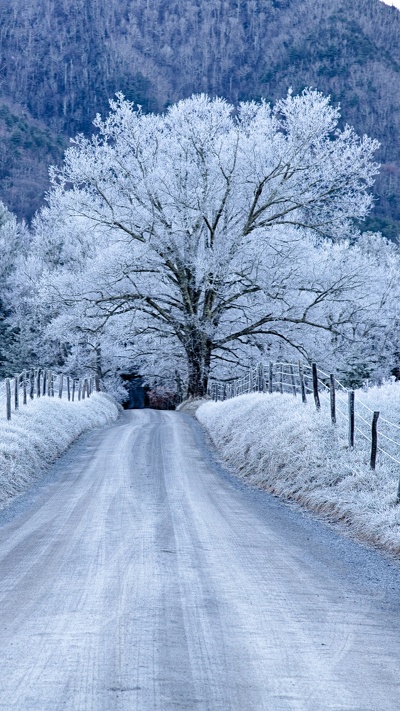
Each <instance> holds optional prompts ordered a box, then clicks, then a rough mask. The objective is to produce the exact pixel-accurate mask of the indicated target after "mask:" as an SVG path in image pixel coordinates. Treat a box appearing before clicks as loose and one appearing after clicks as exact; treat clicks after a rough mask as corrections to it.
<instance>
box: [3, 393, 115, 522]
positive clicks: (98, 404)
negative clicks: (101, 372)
mask: <svg viewBox="0 0 400 711" xmlns="http://www.w3.org/2000/svg"><path fill="white" fill-rule="evenodd" d="M117 417H118V408H117V406H116V405H115V403H114V402H113V401H112V399H111V398H109V397H108V396H107V395H105V394H103V393H95V394H93V395H92V396H91V397H90V398H86V399H85V400H81V401H79V402H73V403H72V402H68V400H60V399H59V398H49V397H43V398H38V399H35V400H32V401H30V402H29V405H27V406H21V408H20V409H19V410H17V411H16V412H14V411H13V413H12V419H11V420H10V421H7V420H6V419H4V420H2V419H0V509H1V508H4V507H5V506H7V505H8V504H9V503H10V501H11V499H13V498H14V497H15V496H17V495H18V494H20V493H21V492H23V491H24V490H25V489H27V488H28V486H29V485H30V484H31V483H32V482H33V481H34V480H35V479H37V478H38V476H40V474H41V473H42V472H44V471H45V470H46V469H47V468H48V467H49V466H50V464H52V462H54V461H55V460H56V459H57V457H59V456H60V454H62V453H63V452H64V451H65V450H66V449H68V447H69V446H70V444H72V442H73V441H74V440H75V439H76V438H77V437H79V435H81V434H82V433H83V432H86V431H87V430H90V429H92V428H94V427H101V426H104V425H107V424H109V423H111V422H113V421H114V420H116V419H117Z"/></svg>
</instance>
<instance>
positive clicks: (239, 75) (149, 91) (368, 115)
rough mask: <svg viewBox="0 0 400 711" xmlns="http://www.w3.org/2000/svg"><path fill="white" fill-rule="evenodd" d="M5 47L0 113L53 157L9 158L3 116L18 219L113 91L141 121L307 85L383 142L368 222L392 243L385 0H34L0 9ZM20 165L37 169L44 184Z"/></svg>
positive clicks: (399, 17) (396, 98)
mask: <svg viewBox="0 0 400 711" xmlns="http://www.w3.org/2000/svg"><path fill="white" fill-rule="evenodd" d="M0 37H1V42H0V49H1V67H2V85H1V91H2V94H1V96H0V107H1V106H2V105H4V106H6V107H8V108H9V107H10V103H11V105H12V106H15V105H18V106H19V107H20V109H19V111H17V112H16V117H17V118H18V119H20V120H21V119H22V118H24V120H25V122H26V123H27V126H28V129H27V131H28V133H29V131H33V130H34V129H36V130H40V131H42V132H44V134H45V135H46V130H45V127H47V131H48V134H47V136H48V142H47V143H46V142H45V143H46V148H44V147H43V146H38V147H36V144H35V140H34V139H33V145H30V146H26V145H25V143H24V141H22V142H21V143H20V144H19V145H17V146H16V148H17V153H15V152H13V149H14V143H13V142H15V141H17V140H18V139H17V138H16V137H14V138H13V136H14V134H15V132H14V128H13V127H12V130H11V129H9V128H8V127H7V126H5V124H4V121H3V123H1V121H2V118H1V108H0V130H1V131H2V137H3V143H4V138H5V144H6V146H7V150H5V153H6V155H5V157H4V158H3V155H2V154H1V156H0V178H2V179H3V182H2V187H1V191H0V198H1V199H3V200H4V201H5V202H6V203H7V204H8V205H9V206H10V207H11V208H12V209H14V210H15V209H16V210H17V212H19V214H26V215H27V216H29V215H30V214H32V211H33V210H34V209H35V207H37V206H38V205H39V204H40V201H41V199H42V194H43V189H44V181H43V179H42V178H43V174H44V173H45V167H46V166H47V163H48V162H52V161H57V160H60V156H61V152H62V147H63V145H65V143H66V137H67V136H73V135H74V134H75V133H77V132H78V131H83V132H85V133H89V132H90V131H91V130H92V126H91V122H92V120H93V118H94V116H95V114H96V112H97V111H101V112H103V113H104V112H106V111H107V110H108V99H109V98H110V97H112V96H113V95H114V93H115V92H116V91H118V90H121V91H123V92H124V94H125V95H126V97H127V98H129V99H131V100H133V101H136V102H138V103H140V104H142V105H143V107H144V109H145V110H163V109H165V107H166V106H168V104H170V103H171V102H174V101H176V100H177V99H179V98H182V97H185V96H188V95H190V94H192V93H193V92H200V91H205V92H208V93H209V94H211V95H215V94H218V95H222V96H225V97H226V98H228V99H229V100H231V101H233V102H236V101H238V100H243V99H249V98H258V97H260V96H266V97H267V98H268V99H270V100H275V99H276V98H278V97H280V96H282V95H284V94H285V93H286V91H287V89H288V87H289V86H292V87H293V89H294V90H295V91H298V90H301V88H303V87H304V86H313V87H316V88H318V89H321V90H322V91H323V92H325V93H330V94H331V95H332V98H333V100H334V101H335V102H337V101H340V103H341V106H342V113H343V116H344V118H345V120H346V121H347V122H349V123H351V124H353V125H354V126H355V127H356V129H357V131H358V132H360V133H363V132H366V133H369V134H370V135H372V136H374V137H377V138H378V139H379V140H380V141H381V143H382V147H381V150H380V154H379V156H378V158H379V160H380V161H381V162H382V164H383V167H382V175H381V177H380V178H379V179H378V182H377V186H376V187H377V192H378V195H379V200H378V202H377V206H376V209H375V214H374V217H376V218H379V219H380V220H381V222H379V221H378V222H377V223H376V225H377V226H383V227H385V228H386V232H387V234H394V233H395V232H396V231H397V227H396V224H395V223H396V222H397V221H400V200H399V198H398V194H399V192H400V55H399V48H400V12H399V11H398V10H396V9H394V8H391V7H389V6H386V5H384V4H383V3H381V2H379V0H353V2H352V3H349V2H348V0H329V1H328V0H320V1H319V2H318V3H316V2H315V0H246V1H245V2H244V1H243V0H169V1H168V0H112V1H111V0H59V1H58V2H57V3H49V2H48V0H32V2H31V4H30V6H29V7H27V6H26V3H25V0H10V1H9V3H7V5H6V6H4V7H2V8H1V9H0ZM9 110H10V108H9ZM23 113H25V117H23V116H22V114H23ZM6 129H7V130H6ZM28 142H29V141H28ZM39 143H40V141H39ZM3 152H4V150H3ZM10 156H12V158H13V168H12V170H11V168H10ZM27 156H28V157H27ZM26 165H28V167H29V166H31V170H32V171H33V172H35V170H36V166H37V171H38V172H39V174H40V175H41V176H42V177H41V179H40V180H39V181H37V187H35V185H33V184H32V181H29V178H28V180H27V178H26V175H25V166H26ZM28 172H29V171H28ZM5 178H6V180H5V181H4V179H5ZM27 182H28V185H27V184H26V183H27Z"/></svg>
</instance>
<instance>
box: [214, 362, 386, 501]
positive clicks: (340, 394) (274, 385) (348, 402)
mask: <svg viewBox="0 0 400 711" xmlns="http://www.w3.org/2000/svg"><path fill="white" fill-rule="evenodd" d="M254 392H259V393H269V394H272V393H273V392H279V393H281V394H283V393H288V394H290V395H293V396H294V397H297V396H298V395H299V396H300V397H301V399H302V401H303V402H304V403H306V402H307V399H308V397H310V396H311V397H312V398H313V400H314V403H315V407H316V409H317V410H318V411H319V410H320V409H321V400H322V402H323V403H324V404H327V405H329V408H330V416H331V422H332V425H335V424H336V422H337V416H338V414H339V415H341V416H342V417H343V418H344V420H345V421H347V426H348V446H349V449H353V448H354V445H355V441H356V438H357V439H361V440H363V441H366V442H368V444H369V447H370V460H369V462H370V468H371V470H372V471H375V469H376V463H377V455H378V452H379V453H380V455H382V456H384V457H388V458H389V459H390V460H391V461H393V462H395V463H396V464H398V465H399V466H400V425H399V424H396V423H395V422H391V421H390V420H387V419H385V418H384V417H381V416H380V412H379V411H376V410H375V411H374V410H371V408H370V407H368V405H366V404H365V403H363V402H362V400H360V399H359V398H357V399H356V397H355V392H354V390H352V389H350V388H346V387H345V386H344V385H343V384H342V383H341V382H340V381H339V380H338V379H337V378H336V377H335V375H334V374H333V373H325V372H324V371H322V370H320V369H319V368H317V365H316V363H312V364H309V363H303V362H298V363H287V362H284V361H277V362H274V363H273V362H270V363H268V365H265V364H264V363H259V364H258V365H257V366H255V367H253V368H250V370H249V371H248V372H247V373H246V374H245V375H243V376H241V377H238V378H232V379H230V380H228V381H219V380H212V381H210V383H209V386H208V393H207V394H208V396H209V397H211V398H212V399H213V400H215V401H218V400H227V399H230V398H233V397H237V396H239V395H246V394H250V393H254ZM360 408H361V411H362V413H363V414H361V413H360V412H359V409H360ZM367 417H368V418H369V419H366V418H367ZM378 421H379V431H378ZM396 436H397V438H396ZM382 440H383V442H382ZM396 502H397V503H400V478H399V484H398V489H397V498H396Z"/></svg>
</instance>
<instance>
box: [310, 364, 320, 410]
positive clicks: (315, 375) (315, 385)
mask: <svg viewBox="0 0 400 711" xmlns="http://www.w3.org/2000/svg"><path fill="white" fill-rule="evenodd" d="M312 382H313V393H314V402H315V407H316V408H317V410H320V409H321V403H320V401H319V393H318V372H317V364H316V363H313V364H312Z"/></svg>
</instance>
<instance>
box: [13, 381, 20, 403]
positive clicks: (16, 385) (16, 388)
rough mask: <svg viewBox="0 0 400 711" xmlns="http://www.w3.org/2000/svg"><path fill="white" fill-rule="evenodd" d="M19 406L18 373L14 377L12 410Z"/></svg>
mask: <svg viewBox="0 0 400 711" xmlns="http://www.w3.org/2000/svg"><path fill="white" fill-rule="evenodd" d="M18 408H19V375H16V376H15V377H14V410H18Z"/></svg>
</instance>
